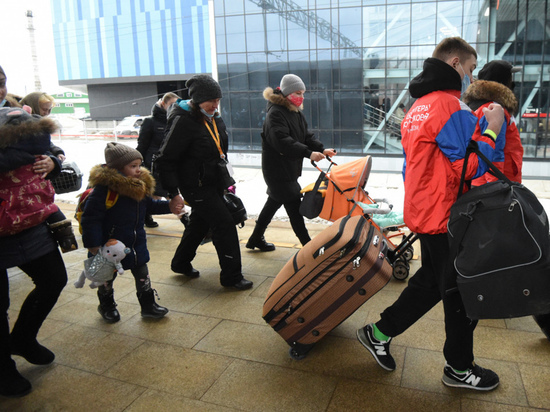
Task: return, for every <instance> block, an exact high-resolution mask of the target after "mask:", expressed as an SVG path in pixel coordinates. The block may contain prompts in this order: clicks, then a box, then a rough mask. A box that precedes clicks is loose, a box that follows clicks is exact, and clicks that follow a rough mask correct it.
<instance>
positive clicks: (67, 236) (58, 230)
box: [50, 219, 78, 253]
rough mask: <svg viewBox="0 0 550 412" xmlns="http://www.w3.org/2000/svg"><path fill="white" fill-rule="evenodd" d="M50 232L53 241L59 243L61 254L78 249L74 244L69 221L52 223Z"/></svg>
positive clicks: (74, 239)
mask: <svg viewBox="0 0 550 412" xmlns="http://www.w3.org/2000/svg"><path fill="white" fill-rule="evenodd" d="M50 231H51V232H52V234H53V237H54V239H55V240H56V241H57V243H59V247H60V248H61V251H62V252H63V253H67V252H70V251H72V250H76V249H78V243H76V237H75V236H74V232H73V226H72V223H71V219H65V220H61V221H59V222H55V223H52V224H51V225H50Z"/></svg>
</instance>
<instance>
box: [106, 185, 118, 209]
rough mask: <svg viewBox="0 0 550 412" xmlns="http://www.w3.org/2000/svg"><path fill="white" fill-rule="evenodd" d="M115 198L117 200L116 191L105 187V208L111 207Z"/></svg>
mask: <svg viewBox="0 0 550 412" xmlns="http://www.w3.org/2000/svg"><path fill="white" fill-rule="evenodd" d="M117 200H118V193H117V192H115V191H113V190H111V189H107V197H106V198H105V206H106V207H107V210H109V209H110V208H112V207H113V206H114V205H115V203H116V201H117Z"/></svg>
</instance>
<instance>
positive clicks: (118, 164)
mask: <svg viewBox="0 0 550 412" xmlns="http://www.w3.org/2000/svg"><path fill="white" fill-rule="evenodd" d="M136 159H140V160H143V156H141V153H140V152H138V151H137V150H136V149H132V148H131V147H130V146H126V145H124V144H120V143H116V142H109V143H107V146H106V147H105V164H106V165H107V167H111V168H113V169H117V170H121V169H122V168H123V167H124V166H126V165H127V164H128V163H130V162H133V161H134V160H136Z"/></svg>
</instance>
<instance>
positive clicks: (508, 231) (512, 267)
mask: <svg viewBox="0 0 550 412" xmlns="http://www.w3.org/2000/svg"><path fill="white" fill-rule="evenodd" d="M471 153H475V154H477V155H478V156H479V157H480V158H481V159H482V160H483V161H485V163H487V165H488V166H489V167H490V169H491V171H492V173H493V174H494V175H495V176H497V177H498V178H499V179H500V180H498V181H496V182H491V183H487V184H485V185H482V186H477V187H474V188H472V189H470V190H469V191H468V192H466V193H464V194H462V195H461V193H462V188H463V185H464V183H465V182H464V178H465V175H466V168H467V163H468V157H469V155H470V154H471ZM447 228H448V233H449V241H450V250H451V259H452V264H453V266H454V268H455V269H456V272H457V277H456V285H457V286H458V290H459V292H460V294H461V296H462V301H463V302H464V306H465V308H466V313H467V315H468V317H469V318H471V319H500V318H512V317H520V316H527V315H540V314H547V313H550V236H549V225H548V217H547V215H546V213H545V211H544V208H543V206H542V205H541V204H540V202H539V201H538V199H537V197H536V196H535V195H534V194H533V193H532V192H531V191H530V190H529V189H527V188H526V187H525V186H523V185H522V184H520V183H516V182H512V181H510V180H509V179H508V178H507V177H506V176H505V175H504V174H503V173H502V172H501V171H500V170H499V169H498V168H497V167H496V166H495V165H494V164H493V163H491V162H490V161H489V160H488V159H487V158H486V157H485V156H484V155H483V153H481V152H480V151H479V148H478V146H477V143H476V142H474V141H472V142H471V143H470V145H469V146H468V151H467V153H466V157H465V159H464V167H463V170H462V177H461V181H460V188H459V197H458V200H457V201H456V203H455V204H454V205H453V206H452V207H451V215H450V218H449V222H448V224H447Z"/></svg>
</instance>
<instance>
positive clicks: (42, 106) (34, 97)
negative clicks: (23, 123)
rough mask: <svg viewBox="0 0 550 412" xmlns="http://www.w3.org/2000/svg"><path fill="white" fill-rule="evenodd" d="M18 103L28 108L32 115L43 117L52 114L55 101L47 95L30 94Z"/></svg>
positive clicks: (39, 93)
mask: <svg viewBox="0 0 550 412" xmlns="http://www.w3.org/2000/svg"><path fill="white" fill-rule="evenodd" d="M19 103H20V104H21V105H27V106H30V108H31V109H32V113H33V114H37V115H39V116H41V117H44V116H49V115H50V114H51V113H52V108H53V105H54V104H55V99H54V98H53V97H52V96H50V95H49V94H47V93H43V92H32V93H29V94H27V95H26V96H25V97H23V98H22V99H21V101H20V102H19Z"/></svg>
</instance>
